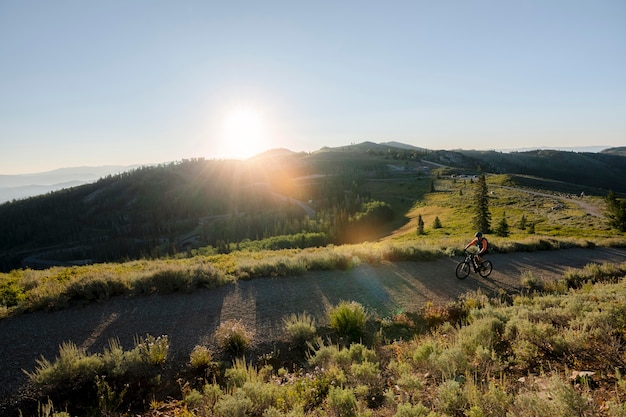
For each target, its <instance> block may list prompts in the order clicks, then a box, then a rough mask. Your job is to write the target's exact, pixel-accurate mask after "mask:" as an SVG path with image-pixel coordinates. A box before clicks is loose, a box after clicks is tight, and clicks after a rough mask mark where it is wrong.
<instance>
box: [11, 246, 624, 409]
mask: <svg viewBox="0 0 626 417" xmlns="http://www.w3.org/2000/svg"><path fill="white" fill-rule="evenodd" d="M489 259H491V261H492V262H493V263H494V271H493V273H492V274H491V276H489V277H488V278H484V279H483V278H480V277H479V276H477V275H475V274H472V275H470V276H469V277H468V278H467V279H465V280H464V281H460V280H457V279H456V278H455V275H454V268H455V266H456V263H458V262H459V261H460V260H461V258H460V257H456V258H443V259H438V260H436V261H431V262H417V263H415V262H400V263H390V264H384V265H378V266H371V265H361V266H359V267H358V268H355V269H353V270H350V271H329V272H311V273H307V274H305V275H303V276H299V277H290V278H259V279H254V280H250V281H239V282H238V283H237V284H233V285H229V286H225V287H221V288H217V289H214V290H201V291H196V292H194V293H191V294H171V295H155V296H147V297H134V298H115V299H111V300H108V301H106V302H103V303H99V304H92V305H87V306H84V307H76V308H71V309H67V310H63V311H58V312H53V313H46V312H38V313H33V314H24V315H21V316H17V317H12V318H9V319H5V320H2V321H0V338H1V340H2V343H1V344H0V398H4V399H6V398H8V396H9V395H10V394H11V393H12V392H15V390H16V389H17V388H19V387H20V386H22V385H23V384H25V383H26V380H27V378H26V376H25V374H24V372H23V371H22V370H28V371H32V370H33V369H34V367H35V360H36V359H37V358H39V357H41V355H43V356H44V357H46V358H47V359H50V360H53V359H54V358H55V357H56V355H57V354H58V346H59V345H60V344H61V343H62V342H66V341H72V342H74V343H75V344H76V345H78V346H82V347H84V348H86V349H87V350H88V351H89V352H92V353H93V352H102V350H103V348H104V347H105V346H107V344H108V340H109V339H110V338H113V337H117V338H119V339H120V341H121V343H122V346H123V347H124V348H127V349H128V348H131V347H132V346H133V337H135V336H136V335H139V336H144V335H146V334H151V335H153V336H159V335H168V336H169V338H170V352H171V353H172V358H173V360H175V361H177V360H178V361H186V360H187V359H188V357H189V352H190V351H191V349H192V348H193V347H194V346H195V345H196V344H201V343H209V342H210V341H211V336H212V333H213V331H214V330H215V329H216V328H217V326H218V325H219V323H220V322H223V321H225V320H229V319H241V320H243V322H244V323H245V325H246V326H247V327H248V328H250V329H254V332H255V343H268V342H269V343H271V341H272V340H276V338H279V337H281V336H282V335H283V330H282V318H283V317H285V316H287V315H289V314H291V313H298V312H303V311H307V312H308V313H310V314H313V315H315V316H316V317H318V318H319V319H322V317H323V314H324V310H325V308H326V307H327V306H329V305H335V304H337V303H339V302H340V301H341V300H354V301H358V302H360V303H361V304H363V305H365V306H366V307H367V308H368V310H369V311H371V312H372V313H374V314H376V315H378V316H379V317H385V316H390V315H392V314H394V313H397V312H401V311H416V310H417V309H419V308H420V307H421V306H422V305H423V304H424V303H426V302H427V301H433V302H435V303H438V302H446V301H451V300H454V299H456V298H457V297H458V296H459V295H461V294H463V293H466V292H467V291H470V290H477V289H482V290H483V291H485V292H490V291H496V290H497V289H499V288H503V289H504V290H506V291H516V290H517V289H518V288H519V286H520V276H521V274H522V273H523V272H525V271H529V270H530V271H532V272H533V274H534V275H535V276H536V277H538V278H540V279H542V280H551V279H555V278H558V277H560V276H561V274H562V273H563V271H565V270H566V269H567V268H569V267H574V268H578V267H582V266H584V265H586V264H588V263H593V262H596V263H602V262H619V263H621V262H624V261H626V249H607V248H596V249H567V250H559V251H551V252H535V253H515V254H507V255H503V254H493V255H489ZM0 411H1V408H0Z"/></svg>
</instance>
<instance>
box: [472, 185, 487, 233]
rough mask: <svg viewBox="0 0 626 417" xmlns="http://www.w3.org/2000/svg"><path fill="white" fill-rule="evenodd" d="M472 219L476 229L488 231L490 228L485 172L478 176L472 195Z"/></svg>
mask: <svg viewBox="0 0 626 417" xmlns="http://www.w3.org/2000/svg"><path fill="white" fill-rule="evenodd" d="M474 202H475V204H476V206H475V207H474V219H473V225H474V227H475V228H476V230H479V231H481V232H483V233H489V231H490V229H491V213H490V212H489V197H488V195H487V179H486V178H485V174H483V175H481V176H480V177H478V182H477V183H476V194H475V196H474Z"/></svg>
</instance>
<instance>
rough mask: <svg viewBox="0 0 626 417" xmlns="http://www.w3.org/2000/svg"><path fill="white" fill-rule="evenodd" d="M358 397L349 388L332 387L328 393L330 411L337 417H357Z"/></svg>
mask: <svg viewBox="0 0 626 417" xmlns="http://www.w3.org/2000/svg"><path fill="white" fill-rule="evenodd" d="M356 405H357V403H356V396H355V395H354V392H353V391H352V390H351V389H349V388H345V389H344V388H338V387H333V386H331V387H330V389H329V391H328V410H329V411H331V412H332V414H333V415H335V416H341V417H350V416H356V415H357V407H356Z"/></svg>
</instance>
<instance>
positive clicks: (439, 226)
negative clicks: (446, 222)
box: [433, 216, 443, 229]
mask: <svg viewBox="0 0 626 417" xmlns="http://www.w3.org/2000/svg"><path fill="white" fill-rule="evenodd" d="M442 227H443V226H442V225H441V221H439V216H437V217H435V223H434V224H433V229H441V228H442Z"/></svg>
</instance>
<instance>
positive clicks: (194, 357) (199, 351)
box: [189, 345, 213, 369]
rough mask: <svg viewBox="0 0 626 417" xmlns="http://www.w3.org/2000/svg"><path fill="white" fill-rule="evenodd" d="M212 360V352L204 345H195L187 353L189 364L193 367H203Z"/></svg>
mask: <svg viewBox="0 0 626 417" xmlns="http://www.w3.org/2000/svg"><path fill="white" fill-rule="evenodd" d="M212 361H213V352H211V350H210V349H209V348H208V347H206V346H199V345H197V346H195V347H194V348H193V350H192V351H191V353H190V354H189V365H190V366H191V367H192V368H194V369H204V368H206V367H208V366H209V365H210V364H211V362H212Z"/></svg>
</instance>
